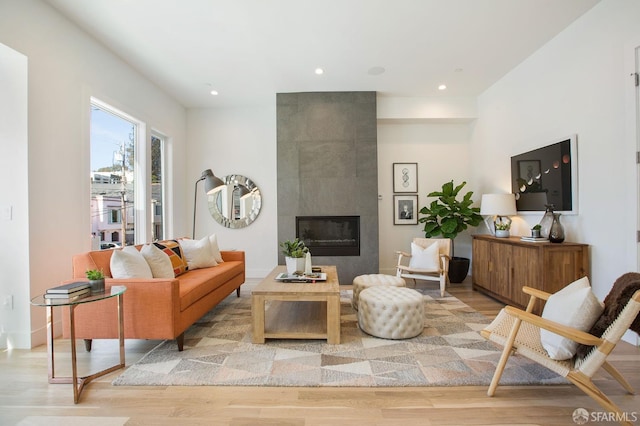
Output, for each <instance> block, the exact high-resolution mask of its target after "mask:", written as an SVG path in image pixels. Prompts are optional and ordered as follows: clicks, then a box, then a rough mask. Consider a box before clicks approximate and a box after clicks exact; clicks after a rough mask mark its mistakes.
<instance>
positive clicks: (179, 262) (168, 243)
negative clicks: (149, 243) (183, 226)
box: [153, 240, 188, 277]
mask: <svg viewBox="0 0 640 426" xmlns="http://www.w3.org/2000/svg"><path fill="white" fill-rule="evenodd" d="M153 244H154V245H155V246H156V247H158V248H159V249H160V250H162V251H163V252H165V254H166V255H167V256H169V260H171V266H172V267H173V273H174V275H175V276H176V277H177V276H179V275H181V274H184V273H185V272H187V269H188V266H187V261H186V260H185V258H184V253H183V252H182V247H180V244H179V243H178V241H176V240H164V241H158V242H155V243H153Z"/></svg>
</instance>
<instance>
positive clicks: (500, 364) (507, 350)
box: [487, 319, 522, 396]
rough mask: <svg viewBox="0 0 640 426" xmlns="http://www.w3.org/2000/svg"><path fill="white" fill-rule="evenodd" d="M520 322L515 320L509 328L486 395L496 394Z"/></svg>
mask: <svg viewBox="0 0 640 426" xmlns="http://www.w3.org/2000/svg"><path fill="white" fill-rule="evenodd" d="M521 322H522V320H520V319H516V320H515V322H514V323H513V326H512V327H511V331H510V332H509V338H508V339H507V342H506V343H505V345H504V349H503V350H502V355H500V361H498V365H497V366H496V372H495V373H493V379H491V384H490V385H489V390H488V391H487V395H489V396H493V395H494V394H495V393H496V388H497V387H498V383H500V378H501V377H502V372H503V371H504V367H505V366H506V365H507V360H508V359H509V356H510V355H511V352H512V351H513V342H514V341H515V340H516V336H517V335H518V330H520V323H521Z"/></svg>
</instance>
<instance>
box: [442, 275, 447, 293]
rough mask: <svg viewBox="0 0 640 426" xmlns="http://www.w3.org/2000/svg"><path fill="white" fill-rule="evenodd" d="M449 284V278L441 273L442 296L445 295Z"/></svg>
mask: <svg viewBox="0 0 640 426" xmlns="http://www.w3.org/2000/svg"><path fill="white" fill-rule="evenodd" d="M446 286H447V279H446V278H445V276H444V275H440V297H444V290H445V287H446Z"/></svg>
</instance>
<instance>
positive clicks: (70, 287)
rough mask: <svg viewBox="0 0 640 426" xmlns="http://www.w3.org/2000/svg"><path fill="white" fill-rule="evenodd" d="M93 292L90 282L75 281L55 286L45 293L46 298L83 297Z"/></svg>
mask: <svg viewBox="0 0 640 426" xmlns="http://www.w3.org/2000/svg"><path fill="white" fill-rule="evenodd" d="M90 292H91V286H90V285H89V283H88V282H75V283H69V284H64V285H60V286H58V287H53V288H50V289H48V290H47V292H46V293H45V294H44V298H45V299H72V298H76V297H83V296H86V295H88V294H89V293H90Z"/></svg>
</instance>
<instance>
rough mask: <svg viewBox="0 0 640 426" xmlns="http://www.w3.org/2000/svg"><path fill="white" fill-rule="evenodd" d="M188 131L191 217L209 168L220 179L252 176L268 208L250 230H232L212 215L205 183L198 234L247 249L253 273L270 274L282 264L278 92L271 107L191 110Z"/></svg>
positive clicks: (248, 270) (248, 268)
mask: <svg viewBox="0 0 640 426" xmlns="http://www.w3.org/2000/svg"><path fill="white" fill-rule="evenodd" d="M188 135H189V149H188V158H187V161H188V164H189V171H188V172H187V175H186V178H187V194H188V196H189V197H188V199H190V200H191V201H190V203H189V211H190V215H191V217H193V192H194V182H195V181H196V180H197V179H198V178H199V177H200V175H201V174H202V171H203V170H206V169H211V170H212V171H213V173H214V174H215V175H216V176H218V177H222V176H226V175H230V174H239V175H243V176H245V177H248V178H249V179H251V180H252V181H254V183H255V184H256V185H257V186H258V187H259V188H260V192H261V194H262V209H261V210H260V214H259V215H258V218H257V219H256V221H255V222H253V223H252V224H251V225H250V226H248V227H246V228H241V229H229V228H225V227H223V226H222V225H220V224H219V223H218V222H216V221H215V220H214V219H213V217H211V215H210V213H209V208H208V201H207V197H206V196H205V194H204V190H203V185H202V184H200V185H199V186H198V191H199V192H198V205H197V211H196V213H197V218H196V238H202V237H204V236H205V235H208V234H211V233H215V234H217V236H218V242H219V245H220V248H221V249H238V250H244V251H245V256H246V259H245V260H246V274H247V277H257V278H263V277H265V276H266V275H267V274H268V273H269V272H270V271H271V270H272V269H273V267H274V266H275V265H277V264H278V237H277V223H278V219H277V214H278V206H277V204H276V203H277V193H276V190H277V180H276V151H277V149H276V100H275V95H274V98H273V103H271V104H270V105H262V106H253V107H238V108H225V109H192V110H189V113H188ZM191 222H192V219H190V220H189V221H188V223H189V225H190V226H193V224H192V223H191ZM190 229H191V228H190ZM189 235H191V231H189Z"/></svg>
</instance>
